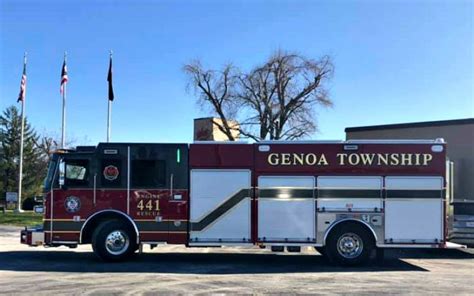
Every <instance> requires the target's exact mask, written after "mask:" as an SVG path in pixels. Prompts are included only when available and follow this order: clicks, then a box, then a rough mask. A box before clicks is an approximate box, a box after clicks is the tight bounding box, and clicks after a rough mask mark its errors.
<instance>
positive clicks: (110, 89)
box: [107, 56, 114, 101]
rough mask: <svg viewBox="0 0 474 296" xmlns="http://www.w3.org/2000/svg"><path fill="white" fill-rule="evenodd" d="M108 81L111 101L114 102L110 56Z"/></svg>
mask: <svg viewBox="0 0 474 296" xmlns="http://www.w3.org/2000/svg"><path fill="white" fill-rule="evenodd" d="M107 81H108V82H109V101H113V100H114V88H113V86H112V56H110V64H109V73H108V74H107Z"/></svg>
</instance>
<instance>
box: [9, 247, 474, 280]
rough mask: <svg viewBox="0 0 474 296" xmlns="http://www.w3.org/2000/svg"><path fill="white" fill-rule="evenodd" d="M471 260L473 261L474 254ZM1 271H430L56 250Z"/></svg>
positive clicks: (24, 257)
mask: <svg viewBox="0 0 474 296" xmlns="http://www.w3.org/2000/svg"><path fill="white" fill-rule="evenodd" d="M470 258H474V255H471V257H470ZM0 270H9V271H24V272H32V271H43V272H111V273H113V272H127V273H143V272H147V273H170V274H272V273H298V272H299V273H315V272H316V273H317V272H354V271H360V272H385V271H407V272H409V271H428V270H426V269H424V268H422V267H420V266H416V265H413V264H410V263H408V262H405V261H403V260H400V259H399V258H397V257H394V256H387V258H386V259H385V260H384V262H383V263H378V264H376V263H373V264H371V265H368V266H361V267H338V266H333V265H331V264H330V263H328V262H327V261H326V259H325V258H324V257H323V256H319V255H315V254H313V255H311V254H309V255H305V254H290V255H283V254H272V253H269V254H249V253H246V254H242V253H151V254H150V253H148V254H146V253H145V254H141V255H136V256H134V258H133V259H131V260H129V261H127V262H122V263H104V262H101V261H99V260H98V259H96V257H95V256H94V254H93V253H89V252H74V251H54V250H52V251H38V252H36V251H9V252H0Z"/></svg>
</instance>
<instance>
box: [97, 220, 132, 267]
mask: <svg viewBox="0 0 474 296" xmlns="http://www.w3.org/2000/svg"><path fill="white" fill-rule="evenodd" d="M92 249H93V250H94V253H95V254H96V255H97V256H98V257H99V258H100V259H102V260H104V261H122V260H124V259H126V258H127V257H129V256H130V255H131V254H133V253H134V252H135V251H136V249H137V243H136V240H135V234H134V232H133V230H132V229H130V227H129V226H128V225H127V224H125V223H123V222H121V221H117V220H112V221H107V222H103V223H102V224H100V225H99V226H98V227H97V229H96V230H95V231H94V234H93V235H92Z"/></svg>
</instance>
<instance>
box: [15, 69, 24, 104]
mask: <svg viewBox="0 0 474 296" xmlns="http://www.w3.org/2000/svg"><path fill="white" fill-rule="evenodd" d="M25 92H26V62H25V63H24V64H23V75H21V83H20V93H19V94H18V100H17V102H23V101H24V100H25Z"/></svg>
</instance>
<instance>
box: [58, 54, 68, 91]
mask: <svg viewBox="0 0 474 296" xmlns="http://www.w3.org/2000/svg"><path fill="white" fill-rule="evenodd" d="M68 80H69V79H68V77H67V67H66V60H64V62H63V69H62V70H61V87H60V88H59V92H60V93H63V92H64V85H65V84H66V83H67V82H68Z"/></svg>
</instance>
